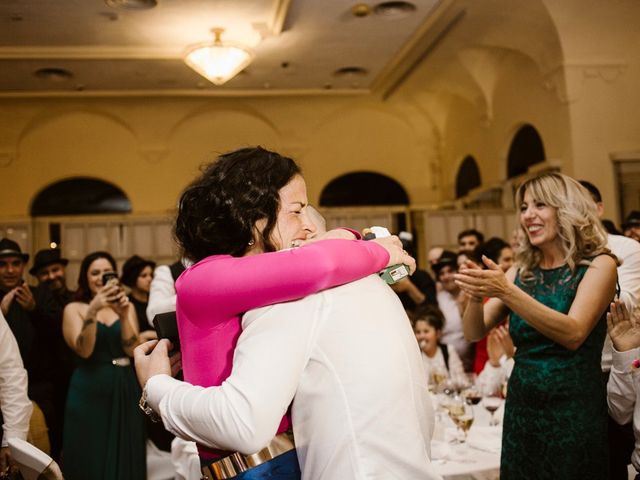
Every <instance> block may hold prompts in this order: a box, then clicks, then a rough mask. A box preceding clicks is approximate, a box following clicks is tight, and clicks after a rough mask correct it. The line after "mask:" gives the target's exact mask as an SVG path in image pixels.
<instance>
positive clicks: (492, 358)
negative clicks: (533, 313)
mask: <svg viewBox="0 0 640 480" xmlns="http://www.w3.org/2000/svg"><path fill="white" fill-rule="evenodd" d="M487 353H488V355H489V362H490V363H491V365H493V366H494V367H497V366H499V365H500V358H501V357H502V355H505V356H506V357H507V358H511V357H513V354H514V353H515V347H514V346H513V340H512V339H511V335H509V330H508V329H507V327H506V326H504V325H499V326H497V327H496V328H494V329H493V330H491V332H489V335H488V336H487Z"/></svg>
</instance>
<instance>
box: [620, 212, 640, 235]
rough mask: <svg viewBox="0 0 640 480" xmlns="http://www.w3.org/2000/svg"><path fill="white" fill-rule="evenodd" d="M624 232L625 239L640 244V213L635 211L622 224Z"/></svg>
mask: <svg viewBox="0 0 640 480" xmlns="http://www.w3.org/2000/svg"><path fill="white" fill-rule="evenodd" d="M622 231H623V232H624V236H625V237H629V238H632V239H634V240H635V241H636V242H640V212H639V211H638V210H633V211H632V212H631V213H630V214H629V215H627V217H626V218H625V219H624V222H622Z"/></svg>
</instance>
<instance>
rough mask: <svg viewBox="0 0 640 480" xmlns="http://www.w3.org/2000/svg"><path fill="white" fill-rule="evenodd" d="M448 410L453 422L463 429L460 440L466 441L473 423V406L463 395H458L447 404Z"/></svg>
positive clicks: (460, 441)
mask: <svg viewBox="0 0 640 480" xmlns="http://www.w3.org/2000/svg"><path fill="white" fill-rule="evenodd" d="M447 410H448V412H449V417H451V420H453V423H454V424H455V425H456V427H458V429H459V430H461V431H462V439H461V440H459V443H465V441H466V440H467V433H468V432H469V429H470V428H471V425H473V418H474V417H473V406H472V405H470V404H468V403H467V402H466V401H465V400H464V399H463V398H462V397H460V396H457V395H456V396H455V397H454V398H452V399H451V401H450V402H449V403H448V404H447Z"/></svg>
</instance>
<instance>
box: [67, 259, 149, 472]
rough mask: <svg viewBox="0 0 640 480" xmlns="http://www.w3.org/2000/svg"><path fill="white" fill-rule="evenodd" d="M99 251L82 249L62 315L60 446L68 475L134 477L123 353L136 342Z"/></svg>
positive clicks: (123, 298)
mask: <svg viewBox="0 0 640 480" xmlns="http://www.w3.org/2000/svg"><path fill="white" fill-rule="evenodd" d="M115 271H116V262H115V260H114V259H113V257H112V256H111V255H110V254H108V253H107V252H94V253H91V254H89V255H87V256H86V257H85V258H84V260H82V264H81V265H80V274H79V277H78V291H77V292H76V297H75V301H74V302H71V303H70V304H68V305H67V306H66V307H65V309H64V315H63V324H62V329H63V334H64V339H65V341H66V342H67V345H69V347H70V348H71V349H72V350H73V351H74V352H75V353H76V355H77V359H78V367H77V368H76V370H75V371H74V372H73V375H72V377H71V383H70V386H69V394H68V397H67V408H66V413H65V425H64V437H63V451H64V463H63V470H64V476H65V478H66V479H68V480H73V479H86V478H93V477H95V476H96V475H99V477H100V478H102V479H105V480H122V479H130V480H141V479H144V478H145V477H146V465H145V462H146V460H145V433H144V423H143V419H144V417H143V415H142V414H141V412H140V410H139V409H138V406H137V398H138V397H139V396H140V388H139V386H138V384H137V382H136V379H135V374H134V372H133V369H132V368H131V361H130V357H131V356H132V354H133V349H134V348H135V347H136V346H137V345H138V344H139V343H140V342H139V339H138V322H137V319H136V314H135V310H134V308H133V306H132V305H131V303H130V302H129V299H128V298H127V295H126V293H125V291H124V289H123V288H122V286H121V285H120V284H119V283H118V282H117V280H116V279H115V278H114V279H113V280H111V281H109V282H108V283H107V284H106V285H104V284H103V275H104V274H105V273H113V274H115Z"/></svg>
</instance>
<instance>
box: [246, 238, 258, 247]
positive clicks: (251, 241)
mask: <svg viewBox="0 0 640 480" xmlns="http://www.w3.org/2000/svg"><path fill="white" fill-rule="evenodd" d="M255 244H256V242H255V240H253V239H251V240H250V241H249V243H247V245H249V246H250V247H253V246H254V245H255Z"/></svg>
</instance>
